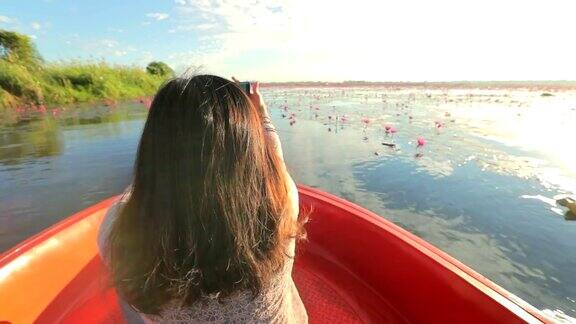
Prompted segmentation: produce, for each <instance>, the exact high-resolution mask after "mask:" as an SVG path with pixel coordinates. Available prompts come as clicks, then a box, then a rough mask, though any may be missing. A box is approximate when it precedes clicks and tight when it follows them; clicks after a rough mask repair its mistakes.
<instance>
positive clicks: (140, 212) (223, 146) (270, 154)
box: [107, 75, 298, 314]
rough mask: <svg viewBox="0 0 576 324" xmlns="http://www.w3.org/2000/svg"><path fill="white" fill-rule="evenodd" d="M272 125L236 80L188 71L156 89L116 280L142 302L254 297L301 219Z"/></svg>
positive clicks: (123, 219)
mask: <svg viewBox="0 0 576 324" xmlns="http://www.w3.org/2000/svg"><path fill="white" fill-rule="evenodd" d="M265 131H266V130H265V129H264V127H263V118H262V116H261V113H260V107H255V106H254V105H253V104H252V103H251V101H250V99H249V98H248V96H247V95H246V94H245V93H244V92H243V91H242V90H241V89H240V88H239V87H238V86H237V85H236V84H235V83H233V82H231V81H229V80H226V79H223V78H220V77H217V76H211V75H197V76H194V77H180V78H175V79H173V80H170V81H168V82H167V83H166V84H165V85H164V86H163V87H162V88H161V89H160V90H159V91H158V93H157V94H156V96H155V98H154V100H153V102H152V105H151V107H150V111H149V115H148V119H147V121H146V124H145V126H144V131H143V133H142V138H141V139H140V145H139V147H138V155H137V158H136V163H135V171H134V182H133V188H132V193H131V195H130V197H129V199H128V201H127V202H126V204H125V206H124V207H123V208H122V210H121V212H120V213H119V215H118V217H117V219H116V220H115V221H114V223H113V225H112V229H111V232H110V235H109V237H108V241H107V242H108V245H107V252H108V257H109V264H110V270H111V278H112V281H113V284H114V285H115V286H116V288H117V290H118V292H119V293H120V295H121V296H122V297H123V298H124V299H125V300H126V301H127V302H128V303H129V304H131V305H132V306H134V307H135V308H136V309H137V310H138V311H140V312H143V313H148V314H157V313H158V312H159V311H160V307H161V306H162V305H164V304H165V303H167V302H169V301H170V300H174V299H177V300H180V301H182V303H183V305H191V304H192V303H194V302H195V301H197V300H198V299H199V298H200V297H201V296H204V295H212V294H218V295H219V298H223V297H226V296H229V295H230V294H232V293H234V292H236V291H239V290H243V289H247V290H250V291H252V292H253V293H254V296H256V295H258V294H259V293H260V292H261V290H262V288H263V287H264V286H265V285H266V284H267V283H268V282H269V280H270V279H271V278H272V276H273V275H274V274H275V273H276V272H277V271H279V270H280V269H281V267H282V266H283V264H284V262H285V259H286V254H285V253H286V244H287V241H288V240H289V238H291V237H294V236H295V235H296V233H297V232H298V224H297V223H296V221H295V220H294V216H293V211H292V212H291V211H289V209H291V208H290V203H289V187H288V182H287V177H288V175H287V172H286V170H285V166H284V163H283V162H282V159H281V157H280V156H278V154H277V151H276V149H275V147H274V144H273V143H272V142H271V139H270V138H269V136H266V134H265ZM290 213H292V215H289V214H290Z"/></svg>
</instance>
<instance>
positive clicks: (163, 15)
mask: <svg viewBox="0 0 576 324" xmlns="http://www.w3.org/2000/svg"><path fill="white" fill-rule="evenodd" d="M146 17H148V18H152V19H155V20H158V21H160V20H165V19H168V17H170V15H169V14H167V13H164V12H151V13H147V14H146Z"/></svg>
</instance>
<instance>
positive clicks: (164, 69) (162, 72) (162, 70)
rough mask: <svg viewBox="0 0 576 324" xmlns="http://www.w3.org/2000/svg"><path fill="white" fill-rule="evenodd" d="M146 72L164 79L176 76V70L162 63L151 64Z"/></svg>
mask: <svg viewBox="0 0 576 324" xmlns="http://www.w3.org/2000/svg"><path fill="white" fill-rule="evenodd" d="M146 71H147V72H148V73H150V74H152V75H158V76H162V77H171V76H174V70H172V68H171V67H170V66H168V64H166V63H164V62H160V61H154V62H150V63H149V64H148V66H146Z"/></svg>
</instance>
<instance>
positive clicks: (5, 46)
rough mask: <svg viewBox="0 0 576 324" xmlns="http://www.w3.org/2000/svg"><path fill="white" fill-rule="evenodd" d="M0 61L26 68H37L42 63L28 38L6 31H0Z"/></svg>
mask: <svg viewBox="0 0 576 324" xmlns="http://www.w3.org/2000/svg"><path fill="white" fill-rule="evenodd" d="M0 59H3V60H6V61H8V62H10V63H16V64H20V65H23V66H25V67H27V68H35V67H39V66H40V64H41V63H42V57H41V56H40V54H39V53H38V51H37V50H36V46H34V43H32V40H31V39H30V37H28V36H26V35H23V34H20V33H16V32H11V31H7V30H0Z"/></svg>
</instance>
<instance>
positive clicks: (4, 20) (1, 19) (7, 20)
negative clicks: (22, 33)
mask: <svg viewBox="0 0 576 324" xmlns="http://www.w3.org/2000/svg"><path fill="white" fill-rule="evenodd" d="M13 21H14V19H12V18H10V17H7V16H2V15H0V23H4V24H10V23H12V22H13Z"/></svg>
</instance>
